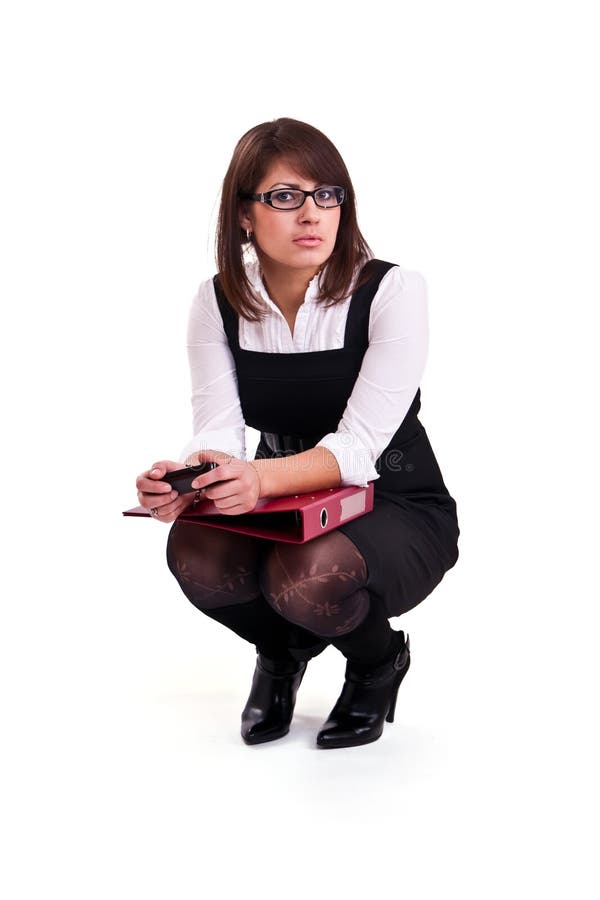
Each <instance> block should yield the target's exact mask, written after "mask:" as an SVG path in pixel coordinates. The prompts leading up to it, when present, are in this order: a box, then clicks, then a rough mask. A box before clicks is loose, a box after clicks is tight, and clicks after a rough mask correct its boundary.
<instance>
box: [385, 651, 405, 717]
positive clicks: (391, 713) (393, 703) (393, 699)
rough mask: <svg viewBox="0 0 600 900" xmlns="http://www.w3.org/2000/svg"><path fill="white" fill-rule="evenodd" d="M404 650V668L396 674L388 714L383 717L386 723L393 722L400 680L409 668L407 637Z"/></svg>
mask: <svg viewBox="0 0 600 900" xmlns="http://www.w3.org/2000/svg"><path fill="white" fill-rule="evenodd" d="M406 650H407V652H408V658H407V660H406V667H405V668H404V669H403V671H402V672H399V673H398V680H397V681H396V684H395V685H394V687H393V690H392V696H391V699H390V707H389V709H388V714H387V716H386V717H385V721H386V722H393V721H394V715H395V713H396V700H397V699H398V689H399V688H400V685H401V684H402V679H403V678H404V676H405V675H406V673H407V672H408V670H409V667H410V640H409V637H408V635H406Z"/></svg>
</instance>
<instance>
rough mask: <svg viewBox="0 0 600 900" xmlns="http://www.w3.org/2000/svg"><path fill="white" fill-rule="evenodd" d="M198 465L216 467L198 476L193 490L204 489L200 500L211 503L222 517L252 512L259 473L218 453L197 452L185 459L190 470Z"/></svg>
mask: <svg viewBox="0 0 600 900" xmlns="http://www.w3.org/2000/svg"><path fill="white" fill-rule="evenodd" d="M201 462H216V463H218V467H217V468H216V469H212V470H211V471H210V472H206V473H205V474H204V475H199V476H198V478H196V479H195V480H194V481H192V487H197V488H199V489H203V491H204V494H203V496H204V497H206V499H207V500H212V502H213V503H214V504H215V506H216V507H217V509H218V510H219V512H220V513H221V514H222V515H225V516H239V515H241V513H245V512H250V510H252V509H254V507H255V506H256V504H257V502H258V500H259V498H260V489H261V485H260V476H259V474H258V470H257V469H255V468H254V466H253V465H252V464H251V463H249V462H245V461H244V460H243V459H236V457H235V456H229V455H228V454H227V453H223V452H222V451H221V450H199V451H198V452H197V453H193V454H192V455H191V456H188V458H187V459H186V464H187V465H191V466H195V465H198V463H201ZM216 482H220V483H219V484H216Z"/></svg>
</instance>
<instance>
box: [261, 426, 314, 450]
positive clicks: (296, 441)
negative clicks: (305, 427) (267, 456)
mask: <svg viewBox="0 0 600 900" xmlns="http://www.w3.org/2000/svg"><path fill="white" fill-rule="evenodd" d="M322 437H323V435H322V434H317V435H305V434H303V435H296V434H272V433H271V432H268V431H263V432H262V438H263V440H264V442H265V444H266V445H267V447H268V448H269V450H271V452H272V453H289V454H290V455H291V454H293V453H302V451H303V450H310V449H311V448H312V447H314V446H315V445H316V444H317V443H318V442H319V441H320V440H321V438H322Z"/></svg>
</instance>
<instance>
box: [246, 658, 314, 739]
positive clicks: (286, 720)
mask: <svg viewBox="0 0 600 900" xmlns="http://www.w3.org/2000/svg"><path fill="white" fill-rule="evenodd" d="M306 666H307V662H305V661H302V662H294V663H289V662H287V661H286V662H278V661H276V660H269V659H267V658H266V657H265V656H263V655H262V654H260V653H259V654H258V656H257V659H256V668H255V671H254V677H253V679H252V687H251V689H250V696H249V697H248V700H247V702H246V706H245V707H244V711H243V712H242V727H241V734H242V738H243V740H244V741H245V742H246V744H263V743H265V742H266V741H274V740H276V739H277V738H281V737H284V736H285V735H286V734H287V733H288V732H289V730H290V723H291V721H292V716H293V714H294V707H295V705H296V694H297V691H298V688H299V687H300V682H301V681H302V679H303V677H304V673H305V671H306Z"/></svg>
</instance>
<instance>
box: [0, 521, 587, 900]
mask: <svg viewBox="0 0 600 900" xmlns="http://www.w3.org/2000/svg"><path fill="white" fill-rule="evenodd" d="M154 524H155V523H151V522H147V523H146V522H144V523H142V522H139V521H132V520H123V523H122V527H121V528H120V529H119V528H118V527H117V528H116V529H115V527H114V522H113V523H112V525H111V528H108V529H107V530H106V533H105V545H104V547H103V550H102V554H101V557H105V558H106V559H107V560H111V559H112V562H111V563H110V564H109V563H106V565H105V566H100V568H99V569H98V570H97V577H96V579H95V580H94V582H93V583H92V584H91V585H90V584H88V585H86V584H84V573H85V560H84V559H83V560H82V562H81V569H80V570H78V568H77V563H76V562H75V568H74V569H73V570H72V571H71V573H70V579H69V580H68V581H67V580H65V581H63V585H64V590H63V592H62V594H61V595H56V594H54V595H50V594H48V596H38V597H37V598H35V599H34V600H31V601H30V605H29V606H28V604H27V603H26V602H25V601H24V600H23V601H22V602H21V603H20V604H17V603H16V602H15V603H13V606H12V608H13V610H14V617H13V621H14V624H15V625H16V627H18V628H20V629H21V632H20V634H19V638H20V648H19V650H18V651H17V650H15V649H13V648H14V644H13V638H14V630H13V632H12V634H11V633H7V632H5V633H4V638H3V640H4V642H5V651H6V652H5V654H4V656H3V659H4V661H5V663H6V664H7V669H6V672H5V675H4V678H5V683H4V686H5V692H6V694H7V702H6V704H5V716H4V719H5V724H6V725H7V726H8V728H7V740H6V744H5V748H4V751H5V758H6V762H5V765H4V768H3V771H4V776H5V787H4V792H3V802H2V805H3V807H4V811H5V813H4V815H5V820H6V832H5V836H4V849H5V851H6V859H7V869H5V871H7V872H8V876H9V879H10V881H11V884H12V890H11V892H10V894H8V895H6V896H10V898H11V900H12V898H21V897H28V898H29V897H45V896H47V895H48V894H49V893H50V892H51V891H52V893H55V894H56V895H57V896H61V897H63V898H82V897H85V898H108V897H110V898H119V900H120V898H130V897H143V898H148V900H150V898H167V897H169V898H170V897H177V898H182V900H183V898H196V897H199V896H201V895H202V896H204V895H205V894H207V893H208V894H209V895H210V896H217V897H220V896H223V895H224V894H225V893H227V894H228V895H229V894H230V893H231V892H232V891H233V892H235V893H237V892H238V891H239V894H240V895H241V896H244V897H249V898H254V897H256V898H258V897H263V896H264V895H265V894H272V893H273V894H274V893H276V892H277V893H279V892H282V893H284V894H285V896H287V897H293V898H295V897H301V896H305V895H306V894H307V893H311V894H312V895H313V896H315V895H316V896H321V895H324V894H326V893H331V892H334V893H335V895H336V896H339V895H343V896H345V897H357V898H358V897H362V896H364V895H366V894H369V895H370V894H372V893H382V894H383V893H391V894H392V895H394V896H396V895H398V896H402V895H406V896H410V897H411V898H431V897H438V896H439V897H443V896H447V895H448V893H451V894H456V893H460V894H461V895H462V896H463V897H467V898H481V897H485V898H496V897H498V898H500V897H502V898H506V897H530V896H544V895H545V896H558V895H559V894H563V893H564V894H565V895H566V893H567V892H568V895H569V896H576V897H578V898H583V897H591V896H593V892H590V891H591V888H590V881H589V871H588V872H586V870H589V866H590V859H591V854H592V849H593V848H594V847H595V839H593V831H592V830H591V829H588V827H587V825H585V820H584V818H583V817H584V816H585V814H586V806H587V802H588V801H587V796H585V795H584V794H583V793H582V792H583V791H589V790H590V789H592V788H593V784H592V782H591V780H590V779H591V773H592V772H594V771H595V755H594V752H593V744H592V743H591V740H592V734H591V731H592V728H593V723H591V722H589V710H586V709H585V708H583V707H584V706H585V703H584V702H583V700H581V701H580V700H579V699H578V695H577V692H576V691H575V690H573V687H572V686H571V688H569V687H568V685H567V684H566V682H564V681H563V677H566V678H567V679H568V678H569V677H571V676H573V675H576V673H577V667H578V665H579V662H578V660H577V659H576V658H575V657H574V655H573V646H572V641H570V640H569V639H567V641H566V644H563V645H560V646H554V647H553V646H551V645H550V643H549V641H550V634H549V632H548V629H547V626H546V625H544V623H541V624H540V623H539V622H537V621H536V620H537V617H538V612H536V613H535V615H534V614H533V612H532V613H531V614H530V615H528V614H527V613H526V612H525V609H521V612H520V628H516V627H514V625H511V624H510V622H511V619H512V620H513V621H514V620H515V619H514V617H515V616H516V614H517V613H516V609H513V610H511V609H510V603H511V600H510V599H507V600H506V614H505V616H504V617H503V618H502V619H501V618H499V617H498V616H496V615H495V613H494V610H495V609H497V604H498V603H499V601H500V597H499V590H497V589H496V587H495V586H494V585H493V584H491V585H490V586H489V587H488V589H487V591H486V598H485V603H484V600H483V597H482V594H481V591H480V590H478V588H477V586H476V585H475V584H474V583H473V581H472V577H471V575H470V573H469V570H468V566H467V565H466V564H465V566H464V567H463V571H462V572H460V573H459V570H458V568H457V569H456V570H455V573H449V574H448V576H447V579H446V581H445V583H443V584H442V585H441V586H440V587H439V588H438V589H437V590H436V592H435V593H434V594H432V595H431V596H430V597H429V598H428V599H427V600H426V601H425V602H424V603H423V604H422V605H421V606H420V607H417V608H416V609H415V610H413V611H412V612H411V613H409V614H408V615H407V616H405V617H403V619H402V620H400V619H395V620H392V624H393V626H394V627H396V628H399V627H403V628H404V629H405V630H408V631H409V633H410V635H411V648H412V665H411V668H410V671H409V673H408V675H407V676H406V679H405V681H404V683H403V684H402V686H401V689H400V693H399V697H398V704H397V709H396V721H395V722H394V723H393V724H386V725H385V729H384V733H383V735H382V737H381V739H380V740H379V741H377V742H375V743H373V744H370V745H366V746H363V747H356V748H348V749H343V750H328V751H326V750H320V749H317V748H316V746H315V736H316V733H317V731H318V729H319V727H320V724H321V723H322V722H323V721H324V720H325V718H326V717H327V714H328V712H329V710H330V708H331V706H332V705H333V703H334V702H335V699H336V697H337V695H338V693H339V690H340V688H341V685H342V679H343V670H344V660H343V657H342V656H341V655H340V654H338V653H337V651H336V650H335V649H334V648H331V647H330V648H328V649H327V650H326V651H325V652H324V653H323V654H322V655H321V656H319V657H317V658H316V659H315V660H313V661H312V662H311V663H310V665H309V669H308V671H307V674H306V676H305V679H304V681H303V683H302V685H301V688H300V691H299V694H298V701H297V706H296V713H295V717H294V721H293V723H292V728H291V731H290V733H289V735H287V736H286V737H285V738H282V739H280V740H278V741H274V742H271V743H268V744H264V745H259V746H256V747H249V746H247V745H246V744H244V743H243V741H242V739H241V736H240V733H239V728H240V713H241V710H242V708H243V706H244V703H245V700H246V697H247V694H248V690H249V687H250V682H251V677H252V673H253V670H254V659H255V654H254V649H253V648H252V646H251V645H250V644H247V643H245V642H243V641H241V640H240V639H239V638H237V637H236V636H235V635H233V634H232V633H231V632H229V631H227V630H226V629H224V628H222V626H220V625H219V624H218V623H216V622H214V621H213V620H211V619H208V618H206V617H204V616H203V615H202V614H201V613H199V612H198V611H197V610H195V609H194V608H193V607H192V606H191V604H189V603H188V601H187V600H186V599H185V597H184V596H183V594H181V592H180V590H179V587H178V585H177V583H176V582H175V580H174V579H173V578H172V576H171V574H170V572H169V571H168V570H167V569H166V565H164V564H163V560H162V553H163V549H164V541H165V537H166V529H165V530H161V529H160V527H157V528H154ZM111 529H112V533H111ZM115 532H116V533H115ZM467 547H468V544H467ZM464 556H465V557H466V558H467V559H468V551H467V550H465V553H464ZM39 563H40V565H41V566H43V565H47V566H49V567H52V566H54V570H53V571H52V572H47V573H46V574H47V575H48V583H52V581H53V580H55V581H58V579H59V575H60V571H61V564H60V561H56V560H55V559H54V557H51V556H50V555H49V557H48V559H47V560H45V561H44V559H41V560H40V561H39ZM24 597H25V593H24V594H23V598H24ZM512 602H514V603H515V604H516V603H517V601H516V598H513V600H512ZM533 635H537V638H538V640H539V643H538V645H537V646H534V645H533V644H532V636H533ZM567 637H568V636H567ZM547 639H548V640H547ZM565 664H566V666H567V668H566V669H565V668H564V667H565ZM563 685H564V686H563ZM7 688H8V690H6V689H7ZM594 715H595V712H594ZM586 716H587V717H588V718H586ZM588 723H589V724H588ZM549 851H551V852H549Z"/></svg>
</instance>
